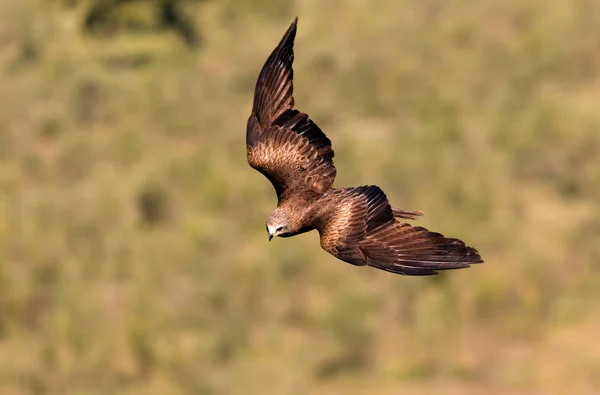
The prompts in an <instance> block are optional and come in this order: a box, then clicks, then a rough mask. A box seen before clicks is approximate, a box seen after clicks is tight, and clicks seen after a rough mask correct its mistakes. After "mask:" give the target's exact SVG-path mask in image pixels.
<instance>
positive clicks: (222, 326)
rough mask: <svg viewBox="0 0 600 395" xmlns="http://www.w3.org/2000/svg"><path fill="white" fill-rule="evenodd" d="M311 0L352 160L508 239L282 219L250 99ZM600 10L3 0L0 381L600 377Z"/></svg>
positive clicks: (472, 226) (307, 70)
mask: <svg viewBox="0 0 600 395" xmlns="http://www.w3.org/2000/svg"><path fill="white" fill-rule="evenodd" d="M176 3H177V4H176ZM165 4H172V5H173V6H174V7H177V8H176V9H177V10H178V11H177V12H178V13H179V12H180V13H181V14H180V15H184V17H182V18H183V20H185V21H186V22H185V23H186V24H187V26H190V27H189V28H190V29H192V31H193V32H195V34H196V37H197V38H199V37H202V38H203V40H202V41H199V40H198V41H195V43H196V45H195V46H191V47H190V45H188V44H189V41H187V39H185V35H183V36H182V33H181V31H180V30H178V29H177V28H174V27H173V25H170V24H169V23H166V22H165V18H164V14H163V13H161V12H162V11H161V10H164V8H161V7H165ZM98 7H100V8H101V7H108V8H106V9H105V10H104V11H103V12H104V14H102V13H101V14H102V15H103V16H102V17H101V18H97V19H94V18H92V19H93V20H95V22H93V23H91V22H90V15H91V14H93V12H98V11H94V10H97V9H98ZM295 15H299V17H300V24H299V33H298V39H297V46H296V55H297V56H296V63H295V70H296V77H295V78H296V102H297V104H298V106H299V108H301V109H302V110H304V111H306V112H308V113H309V114H310V115H311V116H312V118H313V119H314V120H315V121H316V122H317V124H319V126H321V128H322V129H323V130H324V131H325V132H326V133H327V134H328V136H329V137H330V138H331V139H332V141H333V145H334V149H335V150H336V165H337V168H338V174H339V175H338V179H337V182H336V185H337V186H350V185H362V184H367V183H375V184H378V185H380V186H381V187H382V188H383V189H384V190H385V191H386V193H387V194H388V197H389V198H390V200H391V201H392V202H393V204H394V205H396V206H398V207H402V208H405V209H421V210H423V211H425V212H426V214H427V215H426V216H425V217H424V218H423V219H422V220H420V221H419V222H420V223H421V224H423V225H425V226H428V227H430V228H434V229H436V230H438V231H442V232H444V233H446V234H448V235H452V236H455V237H461V238H463V239H465V240H467V241H468V242H469V243H470V244H472V245H475V246H476V247H478V249H479V250H480V251H481V253H482V255H483V257H484V258H485V259H486V263H485V264H484V265H481V266H479V267H476V268H472V269H469V270H463V271H458V272H453V273H447V274H443V275H440V276H437V277H434V278H408V277H400V276H393V275H391V274H388V273H384V272H378V271H375V270H370V269H366V268H355V267H352V266H350V265H346V264H344V263H342V262H339V261H337V260H335V259H334V258H333V257H330V256H329V255H328V254H326V253H325V252H324V251H322V250H321V249H320V247H319V246H318V239H317V235H316V234H314V233H310V234H307V235H303V236H298V237H295V238H291V239H286V240H275V241H273V242H271V243H268V242H267V237H266V236H267V235H266V234H265V230H264V221H265V219H266V218H267V216H268V214H269V213H270V211H271V210H272V208H273V207H274V205H275V194H274V192H273V191H272V188H271V186H270V185H269V183H268V181H266V179H264V178H263V177H262V176H261V175H260V174H258V173H257V172H255V171H253V170H252V169H250V168H249V167H248V166H247V163H246V159H245V147H244V132H245V121H246V117H247V115H248V113H249V110H250V106H251V97H252V90H253V85H254V83H255V80H256V76H257V74H258V71H259V69H260V67H261V66H262V63H263V62H264V60H265V59H266V57H267V55H268V53H269V52H270V51H271V50H272V48H273V46H274V45H275V44H276V43H277V41H278V40H279V39H280V37H281V35H282V33H283V32H284V31H285V29H286V28H287V26H288V24H289V23H290V22H291V20H292V18H293V16H295ZM167 20H168V18H167ZM182 37H183V38H184V39H183V40H182ZM598 37H600V5H599V4H598V3H597V2H595V1H587V0H565V1H560V2H559V1H552V2H547V1H541V0H533V1H529V2H522V1H517V0H508V1H504V2H497V1H493V0H482V1H478V2H476V1H466V0H452V1H437V0H427V1H420V2H415V1H408V0H381V1H377V2H375V3H374V2H367V1H357V2H342V1H330V2H324V1H317V0H305V1H295V2H278V1H267V0H257V1H252V2H250V1H246V0H223V1H212V2H194V1H189V2H187V1H181V2H176V1H167V0H164V1H146V2H141V1H84V0H81V1H77V0H70V1H68V0H61V1H58V0H55V1H45V2H42V1H33V0H32V1H18V2H17V1H13V2H9V1H6V2H2V3H0V59H1V61H0V82H1V85H0V86H1V89H0V393H2V394H29V393H32V394H33V393H35V394H46V393H47V394H65V393H68V394H105V393H106V394H139V393H144V394H165V393H169V394H178V393H181V394H189V393H193V394H228V393H231V394H237V393H240V394H264V393H284V394H287V393H290V394H301V393H320V394H362V393H377V394H397V393H410V394H421V393H422V394H425V393H456V394H479V393H482V392H483V393H490V394H509V393H510V394H519V393H520V394H532V393H540V394H542V393H543V394H553V393H555V394H564V393H570V394H574V393H578V394H588V393H589V394H593V393H597V392H598V391H600V345H599V344H600V343H598V342H597V341H596V338H597V334H598V331H599V329H600V314H599V313H598V308H597V307H596V303H597V301H598V300H599V298H600V270H599V269H600V268H599V260H600V242H599V240H600V111H598V108H599V104H600V74H599V70H600V51H599V45H598Z"/></svg>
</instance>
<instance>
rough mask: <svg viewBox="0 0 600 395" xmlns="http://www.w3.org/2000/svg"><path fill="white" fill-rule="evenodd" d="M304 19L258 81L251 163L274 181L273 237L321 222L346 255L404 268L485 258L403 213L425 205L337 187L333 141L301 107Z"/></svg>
mask: <svg viewBox="0 0 600 395" xmlns="http://www.w3.org/2000/svg"><path fill="white" fill-rule="evenodd" d="M297 23H298V18H295V19H294V22H292V24H291V26H290V27H289V29H288V30H287V32H286V33H285V35H284V36H283V38H282V39H281V41H280V42H279V45H277V47H276V48H275V49H274V50H273V52H272V53H271V55H270V56H269V58H268V59H267V61H266V62H265V65H264V66H263V68H262V70H261V72H260V74H259V76H258V81H257V83H256V89H255V92H254V103H253V106H252V114H251V115H250V118H248V124H247V128H246V151H247V157H248V163H249V164H250V166H252V167H253V168H254V169H256V170H258V171H259V172H260V173H262V174H263V175H264V176H266V177H267V179H269V181H271V183H272V184H273V187H274V188H275V192H276V193H277V198H278V204H277V208H275V210H274V211H273V213H272V214H271V215H270V216H269V218H268V220H267V224H266V225H267V232H268V233H269V240H271V239H272V238H273V236H279V237H289V236H294V235H297V234H300V233H304V232H308V231H310V230H313V229H316V230H317V231H318V232H319V234H320V238H321V247H322V248H323V249H324V250H325V251H327V252H329V253H330V254H332V255H333V256H335V257H337V258H338V259H341V260H342V261H344V262H348V263H351V264H353V265H357V266H365V265H368V266H373V267H376V268H378V269H382V270H386V271H388V272H392V273H398V274H404V275H421V276H423V275H431V274H436V273H437V271H438V270H448V269H459V268H466V267H469V266H470V264H474V263H481V262H483V261H482V259H481V257H480V256H479V253H478V252H477V250H476V249H474V248H471V247H468V246H466V245H465V243H464V242H462V241H461V240H457V239H451V238H446V237H444V236H443V235H441V234H439V233H435V232H430V231H428V230H427V229H425V228H423V227H419V226H412V225H410V224H408V223H406V222H402V221H400V220H399V219H411V220H414V219H416V218H417V217H418V216H421V215H423V213H422V212H420V211H414V212H409V211H403V210H400V209H397V208H392V207H391V206H390V204H389V202H388V199H387V198H386V195H385V194H384V193H383V191H382V190H381V189H379V187H377V186H374V185H367V186H361V187H356V188H332V186H333V181H334V179H335V175H336V169H335V167H334V165H333V149H332V147H331V141H330V140H329V139H328V138H327V136H325V134H324V133H323V132H322V131H321V129H320V128H319V127H318V126H317V125H316V124H315V123H314V122H313V121H312V120H311V119H310V117H309V116H308V115H307V114H305V113H303V112H301V111H298V110H297V109H295V108H294V96H293V82H292V80H293V69H292V63H293V60H294V51H293V45H294V38H295V36H296V26H297Z"/></svg>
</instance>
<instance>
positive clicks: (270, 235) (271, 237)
mask: <svg viewBox="0 0 600 395" xmlns="http://www.w3.org/2000/svg"><path fill="white" fill-rule="evenodd" d="M271 239H273V235H272V234H270V233H269V241H271Z"/></svg>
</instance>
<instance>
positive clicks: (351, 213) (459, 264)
mask: <svg viewBox="0 0 600 395" xmlns="http://www.w3.org/2000/svg"><path fill="white" fill-rule="evenodd" d="M345 195H346V196H345V197H344V199H345V201H346V203H345V204H344V205H339V206H335V205H332V207H331V210H333V212H332V213H331V214H330V216H331V217H332V219H331V220H329V221H328V222H327V226H325V227H324V228H323V231H322V233H321V238H322V244H323V240H325V245H324V246H323V248H324V249H325V250H326V251H328V252H330V253H332V254H333V255H335V256H337V257H338V258H340V259H342V260H344V261H346V262H349V263H352V264H355V265H370V266H373V267H376V268H378V269H382V270H386V271H389V272H393V273H398V274H406V275H431V274H436V273H437V271H438V270H448V269H460V268H465V267H469V266H470V265H471V264H475V263H481V262H483V261H482V259H481V257H480V256H479V253H478V252H477V250H475V249H474V248H471V247H468V246H466V245H465V243H463V242H462V241H461V240H458V239H451V238H446V237H444V236H443V235H441V234H439V233H435V232H430V231H429V230H427V229H425V228H423V227H416V226H411V225H409V224H407V223H403V222H399V221H397V220H396V219H394V212H393V210H392V208H391V207H390V205H389V203H388V201H387V198H385V194H384V193H383V192H382V191H381V190H380V189H379V188H378V187H375V186H368V187H361V188H355V189H350V190H347V191H346V192H345ZM348 202H350V203H348ZM338 217H341V218H346V220H345V221H340V220H338V219H337V218H338ZM360 229H362V230H363V233H362V234H361V237H360V238H359V240H357V239H356V237H347V236H348V235H356V234H358V232H357V230H360ZM340 252H343V253H342V254H340Z"/></svg>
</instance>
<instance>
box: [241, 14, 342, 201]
mask: <svg viewBox="0 0 600 395" xmlns="http://www.w3.org/2000/svg"><path fill="white" fill-rule="evenodd" d="M297 21H298V18H296V19H295V20H294V22H293V23H292V25H291V26H290V27H289V29H288V30H287V32H286V33H285V35H284V36H283V38H282V39H281V41H280V42H279V45H278V46H277V48H275V49H274V50H273V52H272V53H271V55H270V56H269V58H268V59H267V61H266V63H265V65H264V66H263V68H262V70H261V72H260V74H259V76H258V81H257V82H256V89H255V91H254V104H253V106H252V114H251V115H250V118H249V119H248V124H247V127H246V151H247V156H248V163H249V164H250V166H252V167H253V168H255V169H256V170H258V171H259V172H261V173H262V174H264V175H265V176H266V177H267V178H268V179H269V181H271V183H272V184H273V187H274V188H275V191H276V192H277V197H278V198H279V199H280V200H281V199H282V198H284V197H285V196H287V195H289V194H290V193H293V192H294V191H297V190H300V189H310V190H313V191H314V192H316V193H324V192H326V191H327V190H329V189H330V188H331V186H332V185H333V180H334V179H335V175H336V170H335V167H334V166H333V149H332V148H331V141H330V140H329V139H328V138H327V136H325V134H324V133H323V132H322V131H321V129H319V127H318V126H317V125H316V124H315V123H314V122H313V121H312V120H310V118H309V117H308V115H306V114H304V113H302V112H300V111H298V110H295V109H294V96H293V81H292V80H293V75H294V71H293V69H292V63H293V61H294V51H293V46H294V38H295V36H296V24H297Z"/></svg>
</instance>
